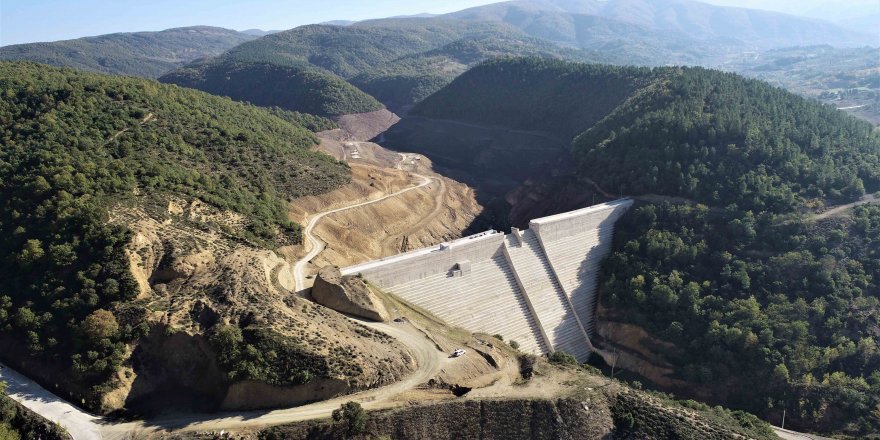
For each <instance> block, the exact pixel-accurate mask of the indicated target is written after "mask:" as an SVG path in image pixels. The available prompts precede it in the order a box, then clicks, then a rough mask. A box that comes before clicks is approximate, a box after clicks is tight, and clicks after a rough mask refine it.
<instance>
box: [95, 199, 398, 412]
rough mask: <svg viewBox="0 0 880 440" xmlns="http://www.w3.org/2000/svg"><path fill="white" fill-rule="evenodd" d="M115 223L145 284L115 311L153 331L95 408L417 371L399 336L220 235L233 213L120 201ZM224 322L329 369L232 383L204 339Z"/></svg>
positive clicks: (221, 398) (155, 406) (186, 403)
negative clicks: (286, 345)
mask: <svg viewBox="0 0 880 440" xmlns="http://www.w3.org/2000/svg"><path fill="white" fill-rule="evenodd" d="M111 221H112V222H114V223H119V224H125V225H126V226H127V227H128V228H130V229H131V230H132V231H133V232H134V237H133V240H132V242H131V244H130V246H129V249H128V250H127V256H128V260H129V264H130V268H131V271H132V273H133V274H134V275H135V277H136V278H137V281H138V283H139V287H140V290H141V291H140V295H139V297H138V300H137V301H135V302H133V303H132V304H128V305H126V308H125V310H122V311H116V312H117V313H120V314H122V315H125V314H130V313H135V312H137V313H141V314H144V315H145V316H146V318H145V319H146V321H147V323H148V324H149V326H150V327H151V328H152V331H151V332H150V333H149V335H148V336H146V337H144V338H142V339H141V340H140V341H138V342H137V343H135V344H133V345H132V346H131V347H129V352H128V353H129V354H127V356H126V360H125V361H124V362H123V367H122V369H121V370H120V373H119V374H118V377H117V378H116V380H114V383H113V384H111V385H112V386H111V388H112V389H108V390H107V391H106V392H104V393H103V395H102V396H101V402H100V405H95V406H100V408H101V410H102V411H103V412H109V411H113V410H116V409H120V408H123V407H125V408H135V409H140V410H143V411H145V412H153V411H154V410H155V411H163V410H167V409H173V408H175V407H176V408H182V409H188V410H198V411H205V410H213V409H221V408H223V409H255V408H267V407H273V406H279V405H294V404H299V403H303V402H306V401H312V400H318V399H325V398H329V397H332V396H336V395H339V394H345V393H348V392H353V391H358V390H363V389H367V388H371V387H377V386H381V385H385V384H389V383H392V382H396V381H398V380H400V379H401V378H403V377H405V376H406V375H407V374H408V373H410V372H411V371H413V368H414V365H412V362H411V360H412V356H411V354H410V353H409V352H408V350H407V348H406V347H405V346H403V345H402V344H400V343H399V342H397V341H396V340H393V339H390V338H388V337H384V335H380V334H379V333H377V332H373V331H369V330H368V329H366V328H364V327H363V326H362V325H360V324H358V323H355V322H353V321H351V320H350V319H348V318H347V317H345V316H343V315H342V314H340V313H338V312H336V311H333V310H331V309H328V308H326V307H323V306H321V305H317V304H314V303H312V302H310V301H307V300H305V299H303V298H301V297H299V296H297V295H295V294H294V293H293V292H292V291H291V289H292V280H290V277H289V276H284V275H286V274H289V273H290V272H291V269H290V266H291V263H290V261H289V260H285V259H284V258H282V257H281V256H279V255H278V254H276V253H275V252H273V251H270V250H266V249H261V248H258V247H255V246H253V245H250V244H248V243H244V242H242V241H241V240H235V239H232V238H230V237H229V236H227V235H226V234H225V232H224V230H226V229H228V228H233V229H234V228H238V227H241V226H242V224H241V219H240V218H238V217H236V216H234V215H232V214H230V213H228V212H221V211H218V210H216V209H213V208H209V207H207V206H205V205H203V204H201V203H199V202H198V201H197V200H184V199H182V198H172V199H171V200H170V201H169V202H168V203H167V205H162V206H152V205H151V206H149V207H147V208H146V209H145V208H143V207H137V208H134V207H125V206H120V207H118V208H117V209H114V210H113V212H112V219H111ZM216 223H220V224H222V225H223V226H224V227H225V229H224V228H220V227H217V226H216ZM219 326H237V327H239V328H241V329H248V328H250V329H261V331H265V332H267V334H271V335H273V336H274V337H278V338H280V339H283V340H285V341H289V342H290V343H295V344H296V345H297V347H298V349H300V350H301V351H302V352H303V354H304V356H310V357H312V358H314V359H316V362H322V363H325V364H326V366H327V368H326V370H327V374H326V375H324V376H322V377H314V379H313V380H312V381H310V382H307V383H306V384H305V385H300V386H289V387H270V386H268V385H265V384H259V383H257V382H253V381H245V380H241V379H238V378H236V379H235V380H232V379H230V378H229V377H228V375H227V374H226V373H227V372H226V371H225V370H224V368H223V367H222V366H221V365H220V362H218V361H217V356H216V354H215V353H214V347H213V346H212V344H211V343H210V337H209V336H210V335H211V334H212V332H214V331H215V330H216V329H217V328H218V327H219ZM333 381H336V382H339V383H336V382H333ZM340 384H341V385H340ZM264 385H265V386H264Z"/></svg>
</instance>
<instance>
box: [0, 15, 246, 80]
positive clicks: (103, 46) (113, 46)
mask: <svg viewBox="0 0 880 440" xmlns="http://www.w3.org/2000/svg"><path fill="white" fill-rule="evenodd" d="M255 38H257V37H256V36H254V35H249V34H245V33H242V32H237V31H234V30H231V29H223V28H218V27H210V26H193V27H183V28H174V29H168V30H164V31H159V32H132V33H118V34H108V35H100V36H97V37H86V38H77V39H75V40H64V41H55V42H50V43H31V44H15V45H11V46H5V47H0V60H28V61H36V62H38V63H43V64H50V65H54V66H63V67H74V68H77V69H83V70H90V71H94V72H102V73H112V74H116V75H130V76H141V77H145V78H158V77H160V76H162V75H163V74H165V73H167V72H170V71H171V70H174V69H176V68H177V67H180V66H182V65H184V64H185V63H188V62H190V61H193V60H195V59H198V58H203V57H207V56H214V55H218V54H220V53H222V52H223V51H225V50H227V49H230V48H232V47H235V46H237V45H239V44H241V43H244V42H246V41H250V40H253V39H255Z"/></svg>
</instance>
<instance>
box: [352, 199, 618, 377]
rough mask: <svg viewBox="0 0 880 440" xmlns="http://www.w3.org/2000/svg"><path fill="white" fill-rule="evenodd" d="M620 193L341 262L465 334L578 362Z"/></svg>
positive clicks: (585, 347)
mask: <svg viewBox="0 0 880 440" xmlns="http://www.w3.org/2000/svg"><path fill="white" fill-rule="evenodd" d="M630 206H632V200H630V199H622V200H618V201H615V202H609V203H603V204H600V205H595V206H591V207H588V208H584V209H580V210H577V211H571V212H567V213H562V214H557V215H553V216H549V217H544V218H540V219H535V220H532V221H531V222H530V223H529V229H526V230H524V231H520V230H517V229H513V231H512V232H511V234H507V235H505V234H503V233H501V232H497V231H491V230H490V231H486V232H483V233H480V234H476V235H472V236H469V237H464V238H461V239H458V240H454V241H450V242H446V243H442V244H440V245H437V246H432V247H428V248H423V249H418V250H414V251H410V252H406V253H402V254H398V255H394V256H390V257H386V258H382V259H379V260H374V261H369V262H366V263H363V264H358V265H355V266H350V267H347V268H344V269H342V274H343V275H358V274H360V275H362V276H363V277H364V278H366V279H367V280H368V281H370V282H371V283H372V284H374V285H376V286H377V287H380V288H382V289H384V290H386V291H388V292H390V293H393V294H395V295H397V296H399V297H400V298H402V299H404V300H406V301H408V302H410V303H412V304H414V305H416V306H419V307H421V308H423V309H425V310H427V311H429V312H431V313H433V314H435V315H436V316H438V317H439V318H441V319H444V320H446V321H447V322H449V323H450V324H453V325H456V326H459V327H462V328H464V329H467V330H469V331H472V332H483V333H489V334H500V335H502V336H503V337H504V338H505V340H506V341H516V342H517V343H518V344H519V345H520V350H522V351H523V352H527V353H534V354H545V353H549V352H551V351H555V350H564V351H566V352H568V353H571V354H573V355H574V356H575V357H576V358H577V359H578V360H579V361H581V362H584V361H586V359H587V357H588V356H589V354H590V352H591V350H592V345H591V344H590V340H589V336H590V334H591V333H592V331H593V328H594V324H593V320H594V318H593V316H594V315H595V306H596V294H597V292H596V287H597V285H598V275H599V272H598V271H599V268H600V265H601V262H602V260H603V259H604V258H605V257H607V256H608V253H609V252H610V251H611V240H612V238H613V233H614V223H615V222H616V221H617V219H619V218H620V216H621V215H623V214H624V213H625V212H626V211H627V210H628V209H629V208H630Z"/></svg>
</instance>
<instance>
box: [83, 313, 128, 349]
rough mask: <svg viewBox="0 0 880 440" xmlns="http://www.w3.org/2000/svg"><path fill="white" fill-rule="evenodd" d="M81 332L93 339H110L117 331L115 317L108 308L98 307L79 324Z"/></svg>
mask: <svg viewBox="0 0 880 440" xmlns="http://www.w3.org/2000/svg"><path fill="white" fill-rule="evenodd" d="M80 330H82V332H83V334H84V335H85V336H86V337H87V338H89V339H91V340H93V341H99V340H102V339H110V338H113V337H114V336H116V334H117V333H118V332H119V323H118V322H116V317H115V316H113V313H111V312H110V311H108V310H104V309H98V310H95V311H94V312H92V313H91V314H90V315H89V316H86V319H84V320H83V322H82V324H81V325H80Z"/></svg>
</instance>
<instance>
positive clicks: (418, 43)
mask: <svg viewBox="0 0 880 440" xmlns="http://www.w3.org/2000/svg"><path fill="white" fill-rule="evenodd" d="M511 54H517V55H534V56H540V57H563V58H569V59H574V60H587V59H589V60H605V59H607V57H606V56H602V55H598V54H596V53H592V52H587V51H583V50H577V49H571V48H563V47H560V46H557V45H555V44H553V43H549V42H547V41H543V40H540V39H537V38H534V37H529V36H527V35H525V34H524V33H523V32H521V31H519V30H516V29H514V28H511V27H508V26H504V25H500V24H494V23H474V22H468V21H461V20H450V19H442V18H426V19H405V20H400V19H386V20H373V21H367V22H361V23H357V24H355V25H352V26H345V27H342V26H327V25H309V26H301V27H298V28H295V29H291V30H289V31H285V32H280V33H277V34H273V35H269V36H266V37H264V38H260V39H258V40H254V41H251V42H248V43H245V44H242V45H240V46H237V47H235V48H234V49H231V50H229V51H228V52H226V53H225V54H223V55H222V56H220V57H218V58H216V59H213V60H208V61H200V62H197V63H194V64H193V65H190V66H187V67H185V68H183V69H180V70H178V71H176V72H172V73H171V74H169V75H166V76H164V77H163V78H162V81H163V82H173V83H176V84H180V85H183V86H187V87H194V88H198V89H201V90H205V91H208V92H211V93H217V94H222V95H226V96H230V97H232V98H233V99H237V100H242V101H248V102H252V103H254V104H257V105H264V106H265V105H277V106H279V107H282V108H286V109H289V110H300V111H305V112H309V113H317V114H325V115H339V114H345V113H356V112H366V111H372V110H376V109H378V108H380V107H381V106H380V105H379V104H378V103H377V102H376V101H375V100H373V99H372V98H371V97H369V96H367V95H365V94H362V93H360V90H357V89H356V88H354V87H352V86H351V84H354V85H355V86H357V87H359V88H360V89H361V90H363V91H365V92H367V93H369V94H370V95H372V96H373V97H375V98H377V99H379V100H380V101H382V102H383V103H385V104H387V105H389V106H392V107H394V108H403V107H407V106H410V105H412V104H414V103H416V102H418V101H420V100H422V99H424V98H425V97H427V96H428V95H430V94H431V93H433V92H435V91H437V90H439V89H440V88H442V87H443V86H445V85H446V84H448V83H449V82H450V81H451V80H452V79H453V78H454V77H455V76H457V75H459V74H460V73H462V72H464V71H465V70H466V69H467V68H468V66H471V65H474V64H476V63H478V62H480V61H483V60H486V59H488V58H492V57H495V56H500V55H511ZM346 80H347V81H350V83H351V84H349V83H347V82H346Z"/></svg>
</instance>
